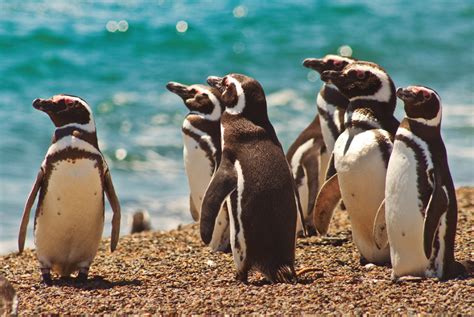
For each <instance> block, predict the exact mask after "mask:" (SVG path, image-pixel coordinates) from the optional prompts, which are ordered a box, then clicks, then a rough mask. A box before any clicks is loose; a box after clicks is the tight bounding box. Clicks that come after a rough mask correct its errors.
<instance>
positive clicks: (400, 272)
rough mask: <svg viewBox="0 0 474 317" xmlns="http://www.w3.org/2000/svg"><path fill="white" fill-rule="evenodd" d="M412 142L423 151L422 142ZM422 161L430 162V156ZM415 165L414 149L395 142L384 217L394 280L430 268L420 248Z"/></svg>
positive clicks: (420, 223)
mask: <svg viewBox="0 0 474 317" xmlns="http://www.w3.org/2000/svg"><path fill="white" fill-rule="evenodd" d="M399 133H400V129H399V130H398V131H397V134H399ZM403 134H404V135H405V136H407V137H409V138H410V139H411V140H413V139H414V137H415V136H414V135H413V134H412V133H411V132H408V131H407V130H405V131H403ZM415 142H416V144H418V145H419V146H420V149H422V148H423V145H422V144H421V143H420V142H423V141H421V140H416V141H415ZM424 146H425V147H426V144H424ZM425 158H426V159H428V161H429V156H425ZM428 165H431V162H429V164H428ZM417 166H418V162H417V158H416V156H415V152H414V150H413V149H412V148H410V147H408V146H407V145H406V144H405V143H404V142H403V141H400V140H396V141H395V143H394V147H393V152H392V155H391V157H390V161H389V164H388V170H387V181H386V189H385V218H386V223H387V234H388V240H389V243H390V246H391V250H390V253H391V261H392V267H393V272H394V275H395V276H397V277H400V276H405V275H415V276H425V271H426V270H427V269H428V266H429V260H428V259H427V258H426V256H425V253H424V249H423V225H424V217H423V215H422V210H421V207H420V206H423V204H422V202H421V201H420V199H419V190H418V185H417V184H418V177H420V175H418V170H417Z"/></svg>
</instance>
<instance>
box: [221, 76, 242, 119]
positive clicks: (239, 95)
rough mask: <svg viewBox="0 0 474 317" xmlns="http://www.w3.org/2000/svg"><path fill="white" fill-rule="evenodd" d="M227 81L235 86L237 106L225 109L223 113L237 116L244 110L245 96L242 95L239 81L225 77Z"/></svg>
mask: <svg viewBox="0 0 474 317" xmlns="http://www.w3.org/2000/svg"><path fill="white" fill-rule="evenodd" d="M227 80H228V81H229V82H230V83H233V84H234V85H235V89H236V91H237V98H238V99H237V100H238V101H237V104H236V105H235V106H234V107H232V108H226V110H225V111H227V113H230V114H232V115H238V114H240V113H242V111H244V108H245V94H244V90H243V88H242V85H241V84H240V83H239V81H238V80H237V79H235V78H233V77H230V76H228V77H227Z"/></svg>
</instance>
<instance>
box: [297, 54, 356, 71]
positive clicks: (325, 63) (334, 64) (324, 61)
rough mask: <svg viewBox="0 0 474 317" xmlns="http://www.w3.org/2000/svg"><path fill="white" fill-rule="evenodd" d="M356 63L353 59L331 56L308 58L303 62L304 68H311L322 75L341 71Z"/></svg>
mask: <svg viewBox="0 0 474 317" xmlns="http://www.w3.org/2000/svg"><path fill="white" fill-rule="evenodd" d="M355 61H356V60H355V59H353V58H351V57H344V56H339V55H331V54H329V55H326V56H324V58H307V59H305V60H304V61H303V66H304V67H307V68H311V69H313V70H315V71H317V72H318V73H320V74H321V73H322V72H324V71H326V70H335V71H340V70H342V69H343V68H344V67H346V66H347V65H348V64H350V63H353V62H355Z"/></svg>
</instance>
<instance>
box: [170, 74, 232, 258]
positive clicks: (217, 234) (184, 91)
mask: <svg viewBox="0 0 474 317" xmlns="http://www.w3.org/2000/svg"><path fill="white" fill-rule="evenodd" d="M166 88H168V90H169V91H171V92H172V93H175V94H176V95H178V96H180V97H181V99H183V102H184V104H185V106H186V107H187V108H188V109H189V113H188V114H187V115H186V118H185V119H184V121H183V125H182V128H181V131H182V134H183V143H184V147H183V159H184V168H185V170H186V174H187V176H188V183H189V188H190V191H191V193H190V195H189V204H190V209H191V215H192V217H193V219H194V220H195V221H199V217H200V214H201V204H202V199H203V198H204V193H205V192H206V188H207V186H208V185H209V182H210V181H211V177H212V175H213V174H214V172H215V171H216V169H217V167H218V166H219V162H220V159H221V129H220V119H221V115H222V111H223V110H224V109H223V106H222V101H221V94H220V92H219V90H217V89H216V88H213V87H209V86H204V85H190V86H187V85H184V84H180V83H177V82H169V83H168V84H167V85H166ZM209 246H210V247H211V249H212V250H213V251H228V250H230V242H229V215H228V212H227V206H226V204H224V205H223V206H222V208H221V210H220V212H219V215H218V216H217V219H216V223H215V227H214V233H213V238H212V241H211V243H210V244H209Z"/></svg>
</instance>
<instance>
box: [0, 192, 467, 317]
mask: <svg viewBox="0 0 474 317" xmlns="http://www.w3.org/2000/svg"><path fill="white" fill-rule="evenodd" d="M457 193H458V202H459V217H458V219H459V224H458V232H457V244H456V257H457V259H458V260H466V259H469V258H470V259H472V258H473V246H474V188H467V187H466V188H460V189H458V191H457ZM154 225H156V226H158V225H159V224H154ZM197 229H198V228H197V226H196V225H195V224H192V225H184V226H180V227H179V228H178V229H176V230H172V231H169V232H147V233H139V234H134V235H128V236H124V237H122V238H121V239H120V242H119V245H118V249H117V251H115V252H114V253H112V254H111V253H110V251H109V241H108V240H104V241H103V243H102V244H101V246H100V249H99V252H98V255H97V257H96V259H95V261H94V263H93V265H92V267H91V270H90V275H89V278H90V280H89V281H88V282H87V283H85V284H77V283H75V282H74V280H72V279H69V280H58V279H57V277H55V278H56V281H55V284H54V285H53V286H51V287H46V286H44V285H42V284H41V283H40V273H39V269H38V262H37V261H36V258H35V254H34V250H26V251H25V252H24V253H23V254H21V255H17V254H10V255H7V256H3V257H0V263H1V265H0V267H1V268H0V273H1V274H3V275H5V276H6V277H7V279H8V280H10V281H11V283H12V284H13V286H14V288H15V289H16V291H17V294H18V297H19V313H20V314H39V313H63V314H65V313H71V314H85V313H117V314H123V313H133V314H137V313H140V314H142V313H150V314H152V313H166V314H169V313H185V314H191V313H192V314H216V313H227V314H243V313H245V314H249V313H259V314H281V313H283V314H289V313H291V314H301V313H305V314H306V313H334V312H340V313H378V314H385V313H410V314H412V313H460V314H470V315H472V314H474V279H473V278H472V276H470V277H468V278H465V279H456V280H450V281H446V282H440V281H438V280H437V279H427V280H422V281H412V282H403V283H393V282H392V281H391V280H390V271H391V270H390V268H387V267H363V266H360V264H359V255H358V252H357V251H356V249H355V247H354V244H353V243H352V239H351V235H350V226H349V222H348V219H347V213H346V212H344V211H337V212H336V213H335V217H334V219H333V222H332V223H331V227H330V232H329V236H328V237H324V238H322V237H310V238H303V239H299V240H298V243H297V250H296V259H297V260H296V268H297V269H301V268H309V267H310V268H315V269H316V270H315V271H311V272H307V273H306V274H304V275H302V276H301V277H300V281H299V283H297V284H277V285H269V284H267V283H266V282H265V281H264V280H263V278H262V276H261V275H260V274H258V273H253V274H251V275H250V280H249V282H250V283H249V284H248V285H244V284H241V283H239V282H236V281H235V280H234V274H235V269H234V265H233V261H232V257H231V256H230V255H229V254H222V253H211V252H210V251H209V249H208V248H206V247H204V246H203V244H202V242H201V241H200V239H199V235H198V230H197Z"/></svg>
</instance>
